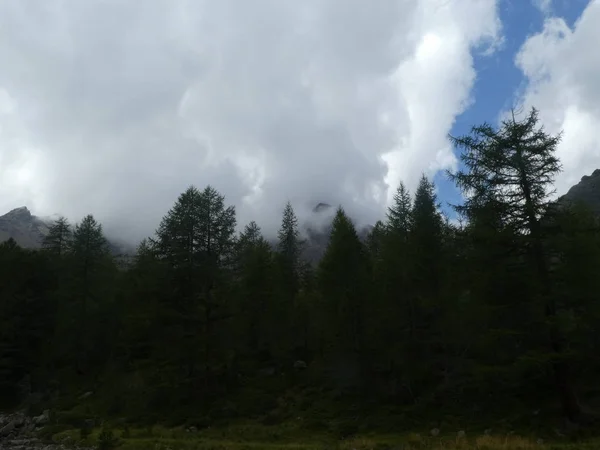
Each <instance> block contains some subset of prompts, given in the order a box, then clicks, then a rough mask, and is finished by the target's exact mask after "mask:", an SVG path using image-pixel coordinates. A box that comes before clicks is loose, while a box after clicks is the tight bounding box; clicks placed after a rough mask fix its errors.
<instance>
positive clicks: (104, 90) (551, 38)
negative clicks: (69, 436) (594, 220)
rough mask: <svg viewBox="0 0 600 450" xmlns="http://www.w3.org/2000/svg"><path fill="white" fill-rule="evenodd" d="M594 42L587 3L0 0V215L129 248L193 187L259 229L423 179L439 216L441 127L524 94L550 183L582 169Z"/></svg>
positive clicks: (444, 197)
mask: <svg viewBox="0 0 600 450" xmlns="http://www.w3.org/2000/svg"><path fill="white" fill-rule="evenodd" d="M598 42H600V0H591V1H590V0H377V1H374V2H365V1H364V0H303V1H301V2H299V1H292V0H289V1H288V0H253V1H246V0H219V1H218V2H217V1H213V0H146V1H144V2H143V7H142V2H138V1H134V0H86V1H85V2H83V1H80V0H48V1H44V2H42V1H38V2H35V1H24V0H0V214H1V213H4V212H7V211H9V210H10V209H12V208H16V207H19V206H27V207H29V209H30V210H31V211H32V212H33V213H34V214H36V215H39V216H49V215H55V214H61V215H65V216H66V217H68V218H69V219H70V220H72V221H73V222H76V221H78V220H80V219H81V218H82V217H83V216H84V215H86V214H89V213H92V214H94V216H95V217H96V218H97V219H98V220H99V221H101V222H102V223H103V224H104V227H105V230H106V231H107V234H112V235H115V236H116V235H118V236H119V237H121V238H122V239H124V240H130V241H131V240H139V239H141V238H142V237H144V236H147V235H151V234H152V233H153V232H154V230H155V229H156V228H157V226H158V223H159V221H160V219H161V217H163V216H164V215H165V214H166V213H167V211H168V210H169V208H170V207H171V206H172V205H173V203H174V202H175V201H176V199H177V196H178V195H179V194H180V193H181V192H183V191H184V190H185V189H186V188H187V187H188V186H190V185H192V184H193V185H195V186H197V187H199V188H203V187H205V186H206V185H208V184H210V185H212V186H213V187H215V188H216V189H217V190H218V191H220V192H221V193H222V194H223V195H224V196H225V197H226V202H227V203H228V204H232V205H235V207H236V210H237V217H238V222H239V224H240V225H244V224H245V223H247V222H249V221H250V220H256V221H257V222H258V224H259V225H261V226H262V228H263V230H264V231H265V233H266V234H271V233H273V232H274V231H275V230H276V229H277V228H278V226H279V223H280V220H281V211H282V209H283V207H284V205H285V203H286V202H287V201H288V200H289V201H291V202H292V204H293V206H294V208H295V209H296V212H297V213H298V215H299V216H300V217H301V218H303V217H306V216H307V214H308V211H310V209H311V208H312V207H313V206H314V205H316V204H317V203H319V202H326V203H329V204H332V205H338V204H341V205H343V206H344V208H345V209H346V210H347V211H348V212H349V214H350V215H351V216H352V217H353V218H355V220H356V221H357V223H374V222H375V221H376V220H377V219H379V218H382V217H383V215H384V213H385V208H386V206H387V205H388V203H389V201H390V198H391V196H392V195H393V192H394V191H395V189H396V187H397V185H398V183H399V182H400V181H403V182H405V183H406V185H407V186H408V187H409V189H411V190H414V188H415V187H416V184H417V182H418V179H419V177H420V176H421V174H423V173H425V174H426V175H427V176H429V177H431V178H433V179H434V180H435V182H436V185H437V189H438V196H439V199H440V201H441V202H442V205H443V207H444V208H445V209H446V210H448V211H450V208H449V207H448V206H447V205H448V204H449V203H456V202H459V201H460V193H459V192H457V190H456V189H455V188H454V187H453V186H452V185H451V183H449V182H448V181H447V180H446V179H445V176H444V171H445V170H446V169H450V170H454V169H456V168H457V164H458V162H457V161H458V160H457V154H456V153H455V151H454V149H453V148H452V146H451V145H450V143H449V141H448V138H447V136H448V134H449V133H450V134H452V135H460V134H464V133H467V132H468V131H469V130H470V128H471V127H472V126H473V125H476V124H480V123H482V122H489V123H492V124H497V123H498V120H499V119H500V118H501V117H502V114H504V113H506V111H507V110H509V109H510V108H513V107H515V108H521V109H522V110H527V109H529V108H530V107H531V106H535V107H537V108H538V109H539V110H540V119H541V122H542V124H543V125H544V127H545V129H546V131H548V132H550V133H552V134H554V133H558V132H560V131H561V130H562V131H563V133H564V134H563V140H562V142H561V144H560V146H559V149H558V154H559V156H560V157H561V159H562V162H563V167H564V171H563V173H561V175H560V176H559V177H558V179H557V182H556V188H557V191H558V192H559V193H564V192H565V191H566V190H567V189H568V188H569V187H570V186H571V185H573V184H574V183H576V182H578V181H579V179H580V178H581V177H582V176H583V175H585V174H588V173H591V172H592V171H593V170H594V169H596V168H599V167H600V134H598V133H597V132H596V130H597V129H598V128H599V126H600V52H598V51H597V48H596V47H597V45H598V44H597V43H598Z"/></svg>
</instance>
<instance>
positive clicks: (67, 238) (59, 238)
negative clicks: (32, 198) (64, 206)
mask: <svg viewBox="0 0 600 450" xmlns="http://www.w3.org/2000/svg"><path fill="white" fill-rule="evenodd" d="M72 237H73V232H72V230H71V225H70V224H69V221H68V220H67V218H66V217H59V218H58V219H57V220H56V221H55V222H54V223H53V224H52V225H51V226H50V229H49V230H48V234H47V235H46V236H44V240H43V241H42V248H43V249H45V250H47V251H49V252H51V253H53V254H55V255H57V256H63V255H64V254H65V253H66V252H67V251H69V249H70V246H71V240H72Z"/></svg>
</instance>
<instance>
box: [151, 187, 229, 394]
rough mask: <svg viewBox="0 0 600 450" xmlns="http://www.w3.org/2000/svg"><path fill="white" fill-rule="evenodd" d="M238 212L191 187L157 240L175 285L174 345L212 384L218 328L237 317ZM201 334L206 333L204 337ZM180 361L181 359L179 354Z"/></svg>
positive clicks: (210, 191) (192, 372) (191, 371)
mask: <svg viewBox="0 0 600 450" xmlns="http://www.w3.org/2000/svg"><path fill="white" fill-rule="evenodd" d="M235 224H236V218H235V208H234V207H233V206H225V197H224V196H223V195H221V194H220V193H219V192H217V191H216V190H215V189H214V188H213V187H212V186H207V187H206V188H205V189H204V190H203V191H199V190H198V189H197V188H195V187H194V186H190V187H189V188H188V189H187V190H186V191H185V192H183V193H182V194H181V195H180V196H179V198H178V199H177V201H176V203H175V205H174V206H173V208H171V210H170V211H169V212H168V213H167V215H166V216H165V217H164V218H163V220H162V221H161V223H160V226H159V228H158V230H157V232H156V239H154V240H152V246H153V248H154V249H155V252H156V255H157V257H158V258H159V259H160V260H162V261H163V262H164V263H165V264H166V265H167V266H168V267H169V270H170V274H171V277H172V283H173V287H174V290H173V295H172V296H171V298H170V299H169V300H170V302H171V308H172V309H171V316H172V319H173V322H172V323H171V324H170V327H171V329H172V330H174V331H173V332H172V333H171V334H170V336H169V339H170V340H175V341H179V343H180V345H179V347H180V348H181V350H182V354H181V355H179V356H180V360H179V363H180V364H182V365H183V366H184V367H185V368H186V370H187V373H188V375H189V376H190V377H192V378H195V377H196V376H197V375H198V373H197V369H198V367H199V363H201V362H202V363H203V369H204V371H203V374H204V377H205V378H204V380H205V381H206V382H208V380H209V379H210V377H211V375H212V372H213V370H212V369H213V366H214V364H216V358H217V356H218V355H217V346H218V341H217V336H218V335H219V330H217V329H216V327H217V324H218V323H220V322H222V321H223V320H225V319H227V318H229V317H230V315H231V311H230V310H228V308H229V306H230V305H228V304H227V302H226V295H225V293H226V292H229V290H230V284H229V283H228V281H229V280H230V279H231V269H232V268H233V267H232V264H233V252H234V245H235V236H234V232H235ZM198 329H201V330H202V333H200V334H199V333H198ZM173 356H176V355H173Z"/></svg>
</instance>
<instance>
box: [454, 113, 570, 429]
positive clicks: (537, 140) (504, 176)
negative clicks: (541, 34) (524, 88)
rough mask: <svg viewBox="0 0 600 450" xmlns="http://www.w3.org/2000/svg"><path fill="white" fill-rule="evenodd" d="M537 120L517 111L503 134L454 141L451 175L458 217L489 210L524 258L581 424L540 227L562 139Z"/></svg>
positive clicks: (564, 392) (561, 382)
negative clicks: (457, 153) (459, 201)
mask: <svg viewBox="0 0 600 450" xmlns="http://www.w3.org/2000/svg"><path fill="white" fill-rule="evenodd" d="M538 121H539V119H538V112H537V110H536V109H534V108H533V109H532V110H531V111H530V112H529V114H528V115H527V116H526V117H525V118H524V119H523V120H517V119H516V118H515V115H514V111H513V114H512V116H511V117H510V118H509V119H506V120H504V121H503V122H502V125H501V127H500V128H499V129H494V128H493V127H492V126H491V125H489V124H483V125H480V126H476V127H474V128H473V129H472V132H471V134H470V135H467V136H462V137H458V138H452V140H453V142H454V144H455V145H456V146H457V147H460V148H462V149H463V152H462V155H461V161H462V163H463V164H464V166H465V170H464V171H459V172H456V173H453V174H450V175H451V178H452V179H453V180H454V181H455V182H456V184H457V186H458V187H459V188H461V189H462V190H463V192H464V193H465V194H466V196H467V198H466V200H465V203H464V205H460V206H457V210H458V211H459V212H461V213H463V214H464V215H466V216H467V217H469V218H470V217H473V216H476V215H477V214H478V213H479V212H480V211H481V210H482V209H485V208H489V207H491V208H492V209H493V210H494V211H495V212H496V213H497V214H498V216H499V219H500V222H501V224H502V225H503V226H504V227H505V228H507V229H509V230H510V231H511V232H512V234H513V235H514V237H515V239H514V240H513V250H514V251H516V252H518V253H520V254H521V255H523V258H524V261H525V262H526V266H525V269H526V270H528V271H529V272H530V273H531V274H533V275H534V279H533V281H534V286H533V287H534V295H533V296H531V297H530V299H529V301H530V302H531V301H534V302H536V301H537V302H539V305H540V307H541V309H543V311H544V315H545V319H546V322H547V324H548V327H547V332H548V338H549V342H550V348H549V350H550V351H551V352H552V354H553V356H552V357H551V358H550V366H551V367H552V370H553V373H554V379H555V383H556V388H557V392H558V394H559V398H560V401H561V404H562V407H563V411H564V414H565V416H566V417H567V418H569V419H570V420H572V421H578V420H580V419H581V418H582V412H581V406H580V404H579V401H578V399H577V396H576V395H575V390H574V387H573V378H572V371H571V367H570V364H569V362H568V359H567V358H566V357H565V351H566V346H567V343H566V342H565V339H564V336H563V334H564V333H563V332H562V331H561V329H560V326H559V324H558V323H557V316H558V314H559V311H558V308H557V301H556V298H555V296H554V295H553V293H552V278H551V277H550V270H549V265H548V258H547V254H546V248H545V239H544V231H543V229H542V226H541V218H542V217H543V216H544V215H545V213H546V211H547V210H548V206H549V197H550V194H551V193H552V183H553V181H554V178H555V176H556V175H557V174H558V173H559V172H560V169H561V167H560V163H559V160H558V158H557V157H556V155H555V152H556V147H557V145H558V143H559V142H560V135H557V136H550V135H548V134H547V133H546V132H545V131H544V130H543V128H542V127H540V126H539V125H538Z"/></svg>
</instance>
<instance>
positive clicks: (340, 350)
mask: <svg viewBox="0 0 600 450" xmlns="http://www.w3.org/2000/svg"><path fill="white" fill-rule="evenodd" d="M370 274H371V272H370V267H369V260H368V255H367V251H366V248H365V247H364V245H363V244H362V243H361V241H360V239H359V238H358V234H357V233H356V229H355V227H354V224H353V223H352V222H351V220H350V219H349V218H348V216H347V215H346V213H345V212H344V210H343V209H342V208H341V207H340V208H338V210H337V212H336V215H335V218H334V219H333V223H332V230H331V236H330V240H329V244H328V246H327V250H326V251H325V255H324V256H323V259H322V260H321V262H320V264H319V270H318V283H319V288H320V292H321V294H322V295H323V300H324V303H325V305H326V306H325V307H326V314H327V319H328V320H327V323H328V326H329V327H330V331H331V334H330V335H329V342H330V345H331V348H330V350H331V351H332V352H333V355H337V356H333V357H334V358H340V359H341V360H343V361H345V362H344V364H350V365H354V366H355V367H356V368H357V370H358V372H357V373H356V374H357V376H358V377H359V378H358V379H357V380H356V381H357V382H358V383H363V382H365V381H366V380H365V378H364V377H365V370H366V369H367V363H368V354H369V352H368V346H369V340H368V335H367V330H368V325H369V318H370V309H369V306H370V305H369V304H368V299H369V293H370V290H371V278H370Z"/></svg>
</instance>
